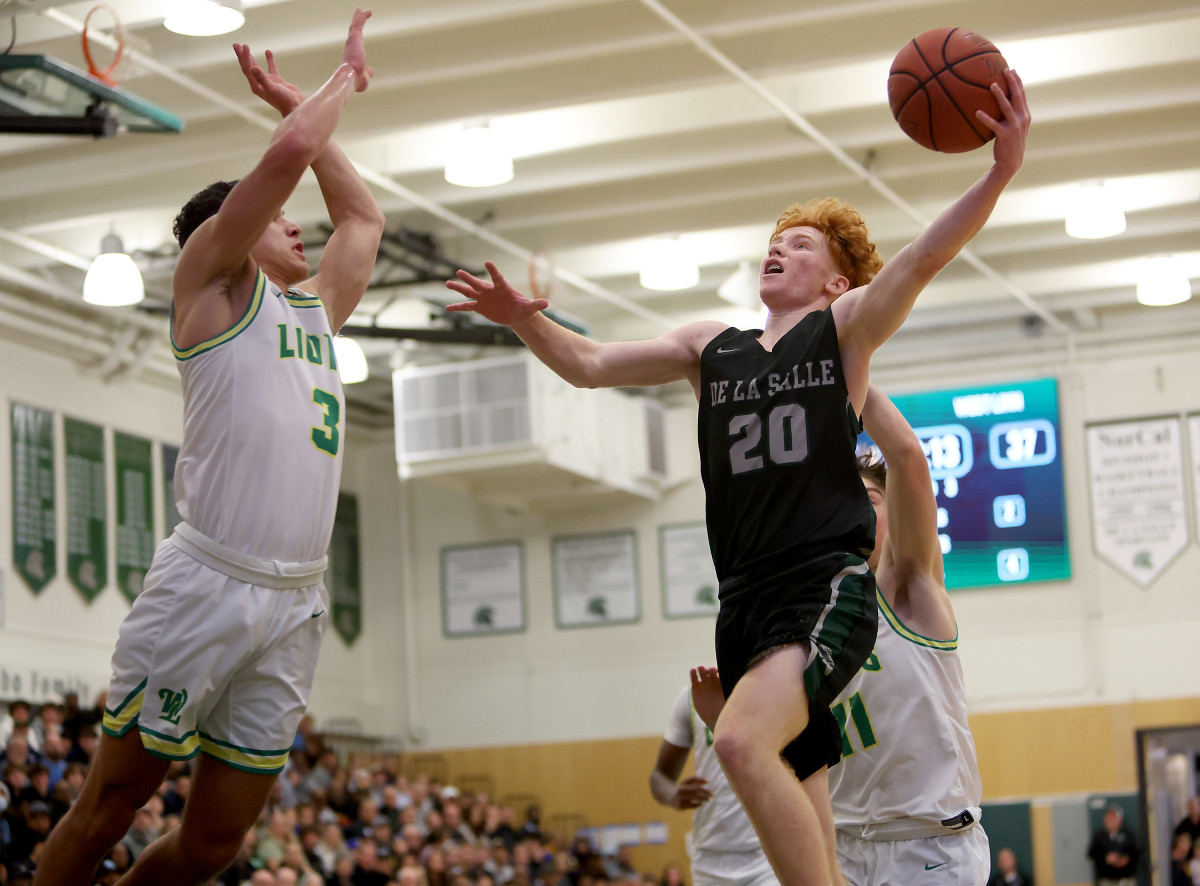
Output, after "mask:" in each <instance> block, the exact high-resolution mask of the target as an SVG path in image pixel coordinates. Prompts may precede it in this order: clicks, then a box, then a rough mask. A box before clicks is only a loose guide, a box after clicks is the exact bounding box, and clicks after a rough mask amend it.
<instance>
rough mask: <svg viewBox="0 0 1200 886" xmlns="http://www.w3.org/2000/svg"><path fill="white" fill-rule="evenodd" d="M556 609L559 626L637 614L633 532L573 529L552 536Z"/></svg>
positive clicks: (620, 619)
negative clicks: (589, 532) (597, 532)
mask: <svg viewBox="0 0 1200 886" xmlns="http://www.w3.org/2000/svg"><path fill="white" fill-rule="evenodd" d="M551 559H552V560H553V562H554V611H555V615H556V616H557V619H558V626H559V627H563V628H574V627H583V626H589V625H601V624H616V623H620V622H631V621H637V620H638V618H640V617H641V607H640V606H639V602H638V587H637V555H636V547H635V544H634V535H633V532H618V533H611V534H606V535H577V536H570V537H562V538H556V539H554V540H553V541H552V542H551Z"/></svg>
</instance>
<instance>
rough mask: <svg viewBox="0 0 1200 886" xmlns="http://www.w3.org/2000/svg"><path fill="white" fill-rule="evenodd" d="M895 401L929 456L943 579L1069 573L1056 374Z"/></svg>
mask: <svg viewBox="0 0 1200 886" xmlns="http://www.w3.org/2000/svg"><path fill="white" fill-rule="evenodd" d="M892 401H893V402H894V403H895V404H896V406H897V408H899V410H900V412H901V413H902V414H903V415H904V417H905V418H906V419H907V420H908V423H909V424H910V425H912V426H913V430H914V431H916V434H917V436H918V437H919V438H920V440H921V446H922V447H923V448H924V449H925V457H926V458H927V459H928V461H929V472H930V475H931V476H932V478H933V485H934V491H935V493H936V495H937V503H938V534H939V537H940V539H941V543H942V553H943V555H944V560H945V566H946V587H947V588H950V589H955V588H979V587H987V586H991V585H1008V584H1024V583H1028V582H1041V581H1060V580H1063V579H1067V578H1070V577H1071V562H1070V557H1069V555H1068V550H1067V520H1066V505H1065V502H1064V499H1063V479H1062V451H1061V448H1060V446H1059V432H1058V431H1059V420H1058V382H1057V381H1056V380H1055V379H1050V378H1046V379H1036V380H1033V381H1021V382H1012V383H1009V384H999V385H989V386H987V387H976V388H958V389H954V390H945V391H928V392H924V393H920V394H906V395H901V396H894V397H892Z"/></svg>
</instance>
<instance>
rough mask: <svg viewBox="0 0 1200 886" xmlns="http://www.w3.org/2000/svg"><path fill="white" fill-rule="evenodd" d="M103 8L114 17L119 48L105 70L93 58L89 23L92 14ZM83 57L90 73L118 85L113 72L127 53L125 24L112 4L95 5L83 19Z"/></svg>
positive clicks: (103, 80)
mask: <svg viewBox="0 0 1200 886" xmlns="http://www.w3.org/2000/svg"><path fill="white" fill-rule="evenodd" d="M101 9H103V10H104V11H105V12H107V13H108V14H109V16H111V17H112V20H113V31H114V32H115V34H116V37H117V50H116V53H115V54H114V55H113V60H112V63H111V64H109V66H108V67H107V68H105V69H104V70H103V71H101V70H99V69H98V68H97V67H96V63H95V61H93V60H92V47H91V42H90V41H89V40H88V25H89V24H90V23H91V21H92V16H93V15H94V14H95V13H96V12H97V11H98V10H101ZM82 40H83V57H84V59H85V60H86V61H87V66H88V73H89V74H91V75H92V76H93V77H95V78H96V79H97V80H99V81H100V82H101V83H107V84H108V85H109V86H116V85H117V81H116V80H114V79H113V78H112V73H113V71H115V70H116V69H117V65H119V64H120V63H121V57H122V56H124V55H125V26H124V25H122V24H121V20H120V19H119V18H117V13H116V10H114V9H113V8H112V7H111V6H109V5H107V4H105V3H101V4H99V5H98V6H93V7H92V8H91V10H90V11H89V12H88V14H87V17H86V18H85V19H84V20H83V37H82Z"/></svg>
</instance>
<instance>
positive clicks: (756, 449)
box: [699, 308, 875, 581]
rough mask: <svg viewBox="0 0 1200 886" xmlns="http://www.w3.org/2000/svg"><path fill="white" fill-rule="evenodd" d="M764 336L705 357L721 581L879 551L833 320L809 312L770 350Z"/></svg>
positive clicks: (709, 488)
mask: <svg viewBox="0 0 1200 886" xmlns="http://www.w3.org/2000/svg"><path fill="white" fill-rule="evenodd" d="M760 335H761V332H760V331H759V330H741V329H727V330H725V331H724V332H722V333H720V334H719V335H717V336H716V338H714V339H713V340H712V341H711V342H709V343H708V345H707V346H706V347H705V348H704V350H703V352H702V353H701V354H700V381H701V390H700V418H699V437H700V472H701V476H702V477H703V479H704V489H705V492H706V493H707V518H708V540H709V546H710V547H711V549H712V557H713V563H714V565H715V566H716V571H717V577H718V578H720V579H721V580H722V581H724V580H726V579H728V578H731V577H733V576H744V575H764V574H770V573H772V572H777V571H778V570H779V569H781V568H785V567H787V566H791V565H795V564H796V563H798V562H800V561H801V560H804V559H809V558H811V557H812V556H813V555H815V554H820V553H824V552H830V551H845V552H847V553H858V554H863V555H864V556H865V555H866V554H867V553H869V552H870V551H871V549H872V547H873V546H874V537H875V512H874V510H873V509H872V507H871V502H870V499H869V498H868V497H867V493H866V490H865V488H864V487H863V483H862V479H861V478H860V477H859V474H858V463H857V461H856V459H855V445H856V443H857V440H858V433H859V431H860V430H861V425H860V423H859V420H858V418H857V417H856V416H855V414H854V409H853V407H852V406H851V404H850V396H849V392H848V390H847V387H846V379H845V375H844V373H843V372H842V359H841V351H840V349H839V347H838V338H837V327H836V325H835V323H834V319H833V312H832V311H831V310H830V309H828V308H827V309H825V310H824V311H814V312H812V313H810V314H809V315H808V316H806V317H804V319H802V320H801V321H800V322H799V323H797V324H796V325H795V326H794V327H792V329H790V330H789V331H788V332H787V334H785V335H784V336H783V337H782V338H781V339H780V340H779V341H778V342H776V344H775V347H774V349H773V350H771V351H767V350H765V349H764V348H763V346H762V345H761V344H759V341H758V338H759V336H760Z"/></svg>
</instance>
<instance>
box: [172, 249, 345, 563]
mask: <svg viewBox="0 0 1200 886" xmlns="http://www.w3.org/2000/svg"><path fill="white" fill-rule="evenodd" d="M173 344H174V342H172V345H173ZM174 351H175V358H176V365H177V366H178V367H179V374H180V376H181V377H182V379H183V445H182V447H181V448H180V452H179V461H178V462H177V463H176V466H175V498H176V499H177V500H178V505H179V513H180V516H182V517H183V519H184V520H186V521H187V522H188V523H189V524H191V525H192V526H194V527H195V528H196V529H198V530H199V531H200V532H202V533H204V534H205V535H207V536H208V537H209V538H211V539H213V540H215V541H218V542H220V543H221V544H223V545H226V546H227V547H230V548H233V549H234V550H236V551H240V552H241V553H244V554H249V555H251V556H253V557H258V558H260V559H263V560H282V561H286V562H304V561H309V560H316V559H319V558H321V557H323V556H325V552H326V550H327V548H328V547H329V537H330V534H331V532H332V531H333V516H334V511H335V510H336V508H337V494H338V484H339V481H340V477H341V468H342V448H343V446H344V441H343V434H344V432H345V429H346V425H345V421H344V413H345V410H344V408H343V407H344V401H343V399H342V383H341V378H340V377H339V376H338V371H337V360H336V358H335V357H334V353H333V335H332V332H331V330H330V327H329V318H328V316H327V315H326V313H325V306H324V304H322V302H321V300H320V299H319V298H317V297H316V296H313V295H308V294H306V293H301V292H297V291H291V292H282V291H281V290H280V289H279V287H278V286H276V285H275V284H274V283H272V282H271V281H269V280H268V279H267V278H266V275H265V274H263V272H262V271H261V270H260V271H259V272H258V280H257V282H256V283H255V286H254V295H253V296H252V297H251V299H250V306H249V307H248V308H247V309H246V313H245V314H244V315H243V316H242V317H241V319H240V320H238V321H237V323H235V324H234V325H233V326H232V327H231V328H230V329H228V330H226V331H225V332H223V333H222V334H221V335H219V336H217V337H215V338H212V339H209V340H208V341H205V342H201V343H200V344H197V345H195V346H193V347H190V348H186V349H183V350H180V349H179V348H174Z"/></svg>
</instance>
